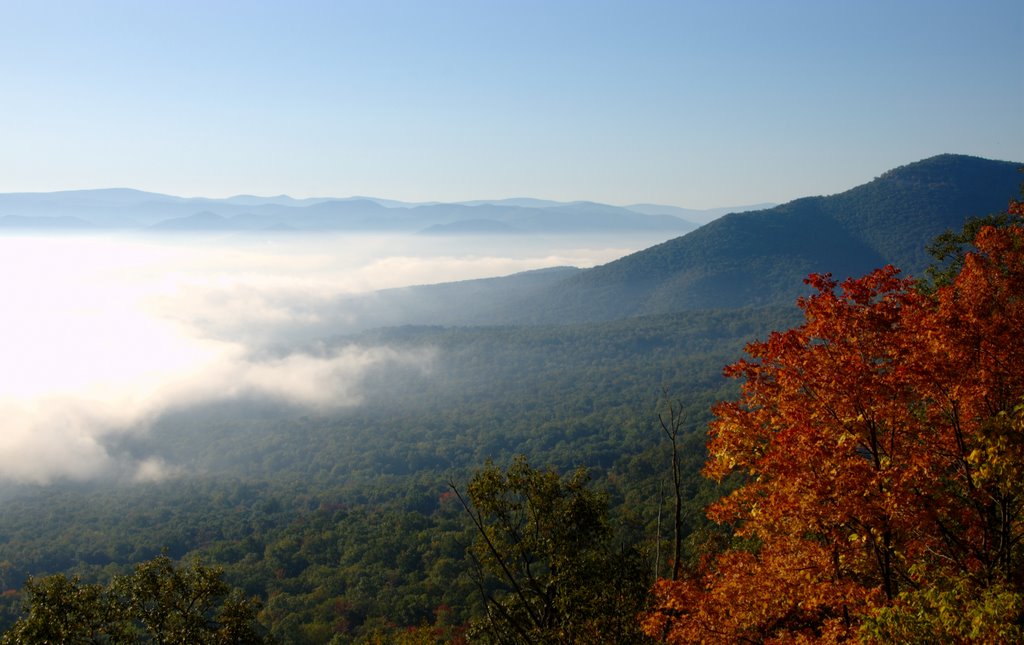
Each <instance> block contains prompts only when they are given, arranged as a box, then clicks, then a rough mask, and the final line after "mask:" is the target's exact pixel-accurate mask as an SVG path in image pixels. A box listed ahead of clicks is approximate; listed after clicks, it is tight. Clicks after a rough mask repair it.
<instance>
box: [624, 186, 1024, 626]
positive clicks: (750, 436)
mask: <svg viewBox="0 0 1024 645" xmlns="http://www.w3.org/2000/svg"><path fill="white" fill-rule="evenodd" d="M1013 208H1016V209H1018V210H1019V209H1020V204H1019V203H1014V204H1012V205H1011V211H1012V210H1013ZM975 246H976V247H977V252H975V253H972V254H970V255H968V257H967V258H966V261H965V263H964V266H963V269H962V270H961V272H960V274H959V276H958V277H957V278H956V280H955V281H954V283H953V284H951V285H950V286H948V287H944V288H941V289H940V290H939V291H938V292H937V293H935V294H934V295H932V296H929V295H924V294H922V293H920V292H918V291H917V290H915V289H914V284H913V282H912V281H910V280H905V279H902V278H900V277H899V274H898V271H897V270H896V269H894V268H892V267H885V268H883V269H879V270H876V271H874V272H873V273H871V274H869V275H867V276H865V277H863V278H860V279H856V280H848V281H846V282H844V283H842V285H837V284H836V283H835V282H833V281H832V280H831V279H830V278H829V277H828V276H811V277H810V278H809V279H808V282H809V283H810V284H811V285H812V286H814V287H815V289H816V290H817V293H816V294H815V295H813V296H812V297H810V298H807V299H803V300H801V301H800V303H799V304H800V307H801V308H802V309H803V311H804V315H805V319H806V321H805V323H804V324H803V325H802V326H800V327H798V328H796V329H792V330H789V331H787V332H784V333H773V334H772V335H771V336H770V337H769V338H768V340H766V341H764V342H755V343H751V344H749V345H748V346H747V353H748V354H749V355H750V357H751V359H750V360H742V361H739V362H738V363H736V364H734V365H732V366H730V367H728V368H727V369H726V374H727V375H729V376H731V377H735V378H741V379H743V380H744V385H743V389H742V394H741V396H740V399H739V400H738V401H735V402H727V403H722V404H719V405H718V406H716V408H715V410H714V412H715V417H716V418H715V421H713V422H712V424H711V427H710V440H709V443H708V449H709V459H708V462H707V464H706V466H705V471H704V472H705V474H706V475H707V476H709V477H712V478H715V479H721V478H723V477H725V476H727V475H729V474H731V473H735V472H739V473H741V476H743V477H744V483H743V485H742V486H741V487H740V488H739V489H737V490H736V491H735V492H734V493H732V494H731V495H729V496H727V497H725V498H723V499H722V500H720V501H719V502H718V503H716V504H714V505H713V506H712V507H711V508H710V509H709V510H708V514H709V517H710V518H711V519H713V520H715V521H717V522H721V523H726V524H728V525H730V526H732V527H733V529H734V532H735V536H736V546H735V547H734V548H733V549H731V550H728V551H726V552H724V553H720V554H717V555H713V556H708V557H706V558H705V560H704V562H703V563H702V565H701V566H700V567H699V568H698V570H696V571H693V572H691V575H690V576H689V577H686V578H685V579H683V580H680V581H677V582H672V581H668V580H661V581H659V582H658V583H657V584H656V585H655V589H654V593H655V596H656V603H655V609H654V610H653V611H652V612H650V613H648V614H646V615H645V616H644V618H643V621H644V629H645V632H646V633H647V634H648V635H650V636H654V637H662V636H665V637H666V640H667V641H668V642H672V643H689V642H723V643H726V642H728V643H731V642H780V643H782V642H787V643H788V642H810V641H813V642H837V641H842V640H846V639H848V638H851V637H855V636H856V635H857V633H858V632H857V630H858V628H859V625H860V623H861V622H862V620H863V619H864V618H865V617H867V616H870V615H872V614H873V613H874V612H876V611H878V610H879V609H880V608H882V607H891V606H893V605H894V604H896V603H898V602H899V600H900V598H901V596H900V594H901V592H906V591H908V590H915V589H920V588H921V586H922V585H926V584H927V581H928V580H929V579H934V578H935V577H936V576H940V577H941V576H961V577H962V576H969V577H970V578H971V579H972V580H975V581H976V582H977V584H978V585H980V586H982V587H984V586H985V585H988V584H997V583H998V584H1004V585H1005V584H1009V585H1010V586H1011V587H1013V588H1015V589H1017V590H1020V589H1022V588H1024V580H1022V579H1021V577H1022V573H1021V570H1022V569H1024V555H1022V552H1021V549H1022V544H1021V543H1022V539H1024V536H1022V534H1024V526H1022V517H1021V516H1022V511H1024V485H1021V483H1020V478H1019V475H1020V473H1021V467H1020V464H1021V463H1022V462H1021V460H1022V458H1024V449H1022V446H1024V438H1022V437H1021V436H1020V424H1013V423H1005V422H1001V421H1000V419H1005V418H1006V417H1007V415H1012V414H1014V412H1013V411H1014V409H1015V407H1016V406H1019V405H1020V404H1021V402H1022V401H1024V227H1022V226H1020V225H1013V226H1007V227H1003V228H992V227H986V228H983V229H982V230H981V232H980V233H979V234H978V236H977V237H976V239H975ZM837 288H838V289H837ZM1013 477H1016V481H1013V480H1012V479H1010V478H1013Z"/></svg>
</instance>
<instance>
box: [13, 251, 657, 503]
mask: <svg viewBox="0 0 1024 645" xmlns="http://www.w3.org/2000/svg"><path fill="white" fill-rule="evenodd" d="M570 242H571V244H570ZM615 242H617V243H618V244H615V243H609V244H605V243H602V242H601V241H600V240H593V241H590V243H588V244H581V243H579V242H578V241H573V240H569V239H568V238H558V239H557V240H556V241H551V240H546V241H545V240H540V241H538V240H535V239H532V238H531V239H524V240H519V243H520V244H519V246H517V247H515V248H512V247H510V246H509V244H510V243H512V242H510V241H509V240H505V239H503V240H498V239H488V240H480V239H474V240H466V239H458V240H452V239H444V238H413V237H384V236H376V237H371V236H366V237H356V238H353V237H351V236H318V237H313V238H306V237H298V236H273V237H268V238H266V239H259V238H253V237H247V238H238V239H235V238H229V239H222V240H216V239H212V238H199V239H190V238H180V237H174V238H171V239H167V240H164V239H159V240H158V239H155V238H141V239H132V238H124V237H86V236H74V237H0V275H4V276H6V279H5V284H4V288H3V290H2V291H0V301H2V304H3V310H4V312H5V315H4V316H3V317H2V318H0V419H3V421H2V423H3V431H2V432H0V481H3V480H6V481H17V482H34V483H46V482H50V481H54V480H57V479H71V480H90V479H96V478H114V479H120V480H124V481H153V480H159V479H162V478H166V477H170V476H175V475H177V474H179V473H180V468H179V467H178V466H177V465H176V464H173V463H168V462H166V461H165V460H164V459H163V458H162V456H161V455H142V456H127V455H125V454H122V453H120V452H113V451H111V450H110V449H109V446H110V445H112V444H115V443H116V440H117V439H118V438H119V437H121V436H123V435H125V434H126V433H132V432H146V431H147V430H146V429H147V428H150V427H152V426H153V425H154V424H153V422H154V421H155V420H157V419H158V418H159V417H160V416H161V415H163V414H165V413H167V412H170V411H173V410H180V409H183V408H187V407H189V406H193V405H198V404H204V403H210V402H216V401H221V400H229V399H235V398H242V397H258V398H260V399H264V400H276V401H281V402H283V403H286V404H290V405H296V406H303V407H308V408H312V409H315V410H318V411H330V410H335V409H338V408H343V407H347V406H353V405H358V404H359V403H360V402H361V401H362V396H363V391H362V387H363V382H364V379H365V377H366V376H367V375H368V374H369V373H371V371H372V370H376V369H385V368H388V367H397V366H400V367H404V368H407V369H408V368H412V369H416V370H421V371H423V372H424V373H425V374H426V373H428V372H429V371H430V370H431V369H432V366H433V365H434V362H435V358H436V357H435V356H434V354H433V353H432V352H430V351H420V352H413V353H409V352H399V351H396V350H395V349H393V348H389V347H364V346H355V345H350V346H345V347H341V348H336V349H334V350H332V351H328V352H324V351H307V350H305V349H303V348H308V347H311V346H314V344H313V343H312V341H315V340H318V339H323V338H330V337H332V336H337V334H338V333H339V332H340V331H343V330H344V325H345V324H351V322H352V321H343V320H341V318H342V317H343V316H344V315H346V312H345V311H344V308H343V307H339V304H338V303H339V299H340V298H342V297H343V296H345V295H350V294H354V293H363V292H368V291H372V290H376V289H383V288H390V287H400V286H407V285H411V284H433V283H437V282H443V281H454V280H465V279H472V278H481V277H493V276H498V275H507V274H510V273H515V272H518V271H524V270H529V269H537V268H543V267H547V266H557V265H575V266H591V265H593V264H598V263H601V262H606V261H609V260H611V259H613V258H615V257H619V256H621V255H624V254H625V253H627V252H629V251H631V250H635V248H641V246H642V245H645V244H647V242H649V241H646V240H645V241H638V242H637V244H636V245H635V247H628V246H626V247H623V246H621V244H622V241H621V240H616V241H615ZM470 244H471V245H472V246H470ZM15 276H16V277H15Z"/></svg>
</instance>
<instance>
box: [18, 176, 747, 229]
mask: <svg viewBox="0 0 1024 645" xmlns="http://www.w3.org/2000/svg"><path fill="white" fill-rule="evenodd" d="M763 206H764V205H763V204H756V205H753V206H745V207H744V206H739V207H728V208H716V209H708V210H693V209H684V208H678V207H675V206H663V205H656V204H639V205H636V206H631V207H620V206H609V205H607V204H598V203H594V202H554V201H549V200H540V199H529V198H513V199H499V200H490V201H487V200H478V201H470V202H462V203H451V204H445V203H421V204H411V203H404V202H398V201H394V200H387V199H377V198H370V197H350V198H344V199H338V198H310V199H293V198H291V197H288V196H286V195H280V196H276V197H255V196H252V195H238V196H235V197H229V198H226V199H207V198H201V197H195V198H184V197H175V196H171V195H161V194H158V193H148V192H143V191H138V190H132V189H126V188H110V189H99V190H77V191H62V192H54V193H8V194H0V229H38V230H63V231H76V230H106V229H119V230H147V231H152V232H175V231H176V232H245V231H261V232H266V231H318V232H321V231H345V232H396V233H426V234H480V233H483V234H488V235H492V234H526V233H531V234H535V233H578V232H595V231H618V230H638V231H662V230H663V231H666V232H669V233H683V232H686V231H690V230H693V229H695V228H697V226H699V225H700V224H703V223H705V222H707V221H710V220H712V219H714V218H715V217H718V216H721V215H723V214H724V213H726V212H733V211H742V210H749V209H753V208H760V207H763Z"/></svg>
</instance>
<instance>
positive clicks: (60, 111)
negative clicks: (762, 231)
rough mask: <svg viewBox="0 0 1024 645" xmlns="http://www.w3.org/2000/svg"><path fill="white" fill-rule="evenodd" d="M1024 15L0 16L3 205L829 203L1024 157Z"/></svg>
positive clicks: (136, 12)
mask: <svg viewBox="0 0 1024 645" xmlns="http://www.w3.org/2000/svg"><path fill="white" fill-rule="evenodd" d="M1022 30H1024V3H1022V2H1020V0H972V1H971V2H963V1H959V0H957V1H952V0H884V1H878V0H865V1H862V2H831V1H826V2H823V1H821V0H809V1H803V0H777V1H767V0H753V1H738V0H721V1H716V2H703V1H701V2H696V1H690V0H675V1H652V0H628V1H619V2H608V1H604V0H583V1H576V0H544V1H534V0H516V1H515V2H506V1H500V2H499V1H497V0H479V1H472V2H471V1H451V0H434V1H429V2H426V1H422V0H415V1H408V2H398V1H392V0H374V1H372V2H371V1H368V0H367V1H359V2H355V1H351V0H331V1H325V2H318V1H303V0H291V1H289V2H262V1H259V0H245V1H241V0H220V1H217V2H209V0H202V1H192V0H175V1H173V2H167V1H157V0H125V1H123V2H112V1H106V0H94V1H86V0H79V1H63V2H57V1H47V0H39V1H32V2H28V1H21V0H0V192H35V191H53V190H66V189H82V188H104V187H131V188H137V189H142V190H151V191H156V192H162V193H169V194H175V195H181V196H207V197H225V196H230V195H234V194H258V195H276V194H289V195H292V196H294V197H310V196H335V197H347V196H352V195H370V196H375V197H382V198H391V199H399V200H404V201H460V200H470V199H497V198H505V197H516V196H529V197H537V198H546V199H556V200H565V201H568V200H579V199H582V200H592V201H600V202H605V203H612V204H621V205H625V204H632V203H640V202H649V203H662V204H672V205H677V206H684V207H689V208H711V207H719V206H736V205H742V204H751V203H760V202H785V201H788V200H790V199H794V198H797V197H801V196H805V195H816V194H830V193H835V192H839V191H842V190H845V189H848V188H851V187H853V186H855V185H858V184H861V183H864V182H866V181H869V180H871V179H872V178H873V177H875V176H877V175H879V174H881V173H882V172H884V171H885V170H887V169H890V168H892V167H895V166H899V165H902V164H905V163H910V162H912V161H916V160H919V159H922V158H926V157H929V156H932V155H935V154H940V153H944V152H954V153H963V154H971V155H978V156H983V157H988V158H995V159H1004V160H1014V161H1019V160H1024V72H1022V70H1024V51H1022V50H1021V48H1020V47H1019V36H1020V33H1021V32H1022Z"/></svg>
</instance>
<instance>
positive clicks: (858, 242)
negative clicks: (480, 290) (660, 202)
mask: <svg viewBox="0 0 1024 645" xmlns="http://www.w3.org/2000/svg"><path fill="white" fill-rule="evenodd" d="M1020 166H1021V164H1020V163H1011V162H1002V161H990V160H986V159H979V158H975V157H966V156H960V155H941V156H938V157H932V158H930V159H925V160H924V161H919V162H917V163H913V164H909V165H907V166H903V167H900V168H896V169H894V170H890V171H888V172H886V173H884V174H883V175H881V176H880V177H878V178H877V179H875V180H874V181H872V182H870V183H867V184H864V185H862V186H858V187H856V188H853V189H850V190H848V191H846V192H843V193H839V194H837V195H830V196H827V197H806V198H803V199H798V200H796V201H792V202H789V203H787V204H782V205H780V206H777V207H775V208H772V209H769V210H763V211H753V212H747V213H736V214H731V215H726V216H724V217H722V218H721V219H718V220H715V221H713V222H711V223H710V224H707V225H705V226H703V227H701V228H700V229H698V230H696V231H693V232H692V233H689V234H687V235H684V236H682V237H679V238H676V239H673V240H670V241H668V242H665V243H664V244H660V245H658V246H655V247H653V248H650V249H646V250H643V251H639V252H637V253H634V254H632V255H630V256H627V257H624V258H622V259H620V260H616V261H614V262H611V263H609V264H606V265H604V266H600V267H595V268H594V269H591V270H589V271H586V272H583V273H580V274H579V275H575V276H570V277H569V278H567V279H566V280H565V281H564V282H562V283H560V284H557V285H553V286H552V287H551V288H550V290H549V291H548V293H545V294H539V295H538V296H536V298H535V300H534V302H533V308H532V311H529V313H526V314H524V317H526V316H530V317H532V318H533V319H534V320H543V321H555V320H563V321H564V320H602V319H610V318H618V317H625V316H631V315H644V314H652V313H665V312H671V311H686V310H696V309H706V308H735V307H746V306H759V305H765V304H781V303H787V302H792V301H793V300H794V299H795V297H796V296H797V295H799V294H800V293H802V292H803V290H802V289H801V286H800V285H801V280H802V279H803V278H804V277H806V276H807V275H808V274H810V273H826V272H829V273H832V274H833V275H834V276H836V277H837V278H839V279H843V278H846V277H849V276H858V275H862V274H864V273H866V272H868V271H870V270H871V269H873V268H876V267H879V266H883V265H885V264H894V265H896V266H898V267H900V268H901V269H903V270H904V271H905V272H907V273H909V274H911V275H915V274H919V273H920V272H921V271H922V270H923V269H924V267H925V266H926V264H927V252H926V247H927V245H928V243H929V242H930V241H931V240H932V239H934V238H935V236H937V235H938V234H940V233H942V232H943V231H945V230H947V229H959V228H960V227H961V226H962V225H963V222H964V220H965V219H966V218H967V217H969V216H972V215H976V216H978V215H988V214H990V213H993V212H996V211H1000V210H1002V209H1004V208H1006V204H1007V202H1008V201H1009V200H1010V199H1011V198H1013V197H1014V196H1015V195H1017V193H1018V187H1019V185H1020V182H1021V178H1022V176H1021V174H1020V172H1019V170H1018V169H1019V168H1020ZM516 310H518V311H520V312H526V311H528V310H527V309H526V308H525V307H524V306H522V305H521V304H520V305H517V307H516Z"/></svg>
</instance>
